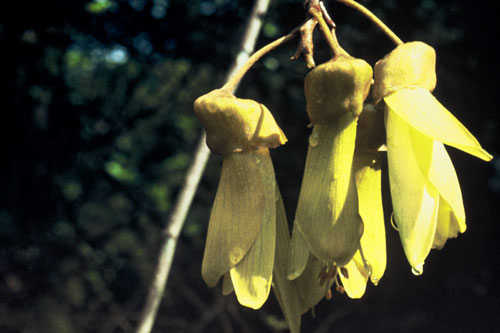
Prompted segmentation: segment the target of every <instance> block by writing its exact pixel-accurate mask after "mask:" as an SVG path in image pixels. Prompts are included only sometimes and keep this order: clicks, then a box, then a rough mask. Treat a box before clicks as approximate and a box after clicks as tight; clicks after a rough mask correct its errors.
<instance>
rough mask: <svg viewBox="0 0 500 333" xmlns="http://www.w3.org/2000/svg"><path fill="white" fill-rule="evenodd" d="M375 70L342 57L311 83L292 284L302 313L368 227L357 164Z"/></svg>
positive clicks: (324, 66) (347, 258)
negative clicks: (357, 147) (359, 133)
mask: <svg viewBox="0 0 500 333" xmlns="http://www.w3.org/2000/svg"><path fill="white" fill-rule="evenodd" d="M371 80H372V69H371V67H370V65H368V64H367V63H366V62H365V61H363V60H360V59H354V58H352V57H349V56H339V57H336V58H335V59H333V60H331V61H330V62H327V63H325V64H322V65H320V66H318V67H316V68H315V69H313V70H312V71H311V72H310V73H309V74H308V75H307V76H306V79H305V95H306V103H307V113H308V116H309V119H310V120H311V123H312V125H313V126H314V127H313V131H312V134H311V136H310V137H309V150H308V152H307V159H306V165H305V170H304V177H303V179H302V187H301V190H300V195H299V202H298V206H297V211H296V214H295V222H294V227H293V232H292V241H291V260H290V265H289V275H288V277H289V278H290V279H297V278H298V279H297V284H298V286H299V291H300V292H301V294H302V297H301V299H302V310H303V311H305V310H307V309H308V308H310V307H312V306H314V305H315V304H316V303H317V302H319V300H321V299H322V298H323V297H324V296H325V293H326V292H328V290H329V288H330V286H331V284H332V283H333V281H334V280H336V279H337V268H338V267H342V266H344V265H346V264H347V263H348V262H349V261H350V260H351V259H352V257H353V256H354V254H355V253H356V251H357V250H358V249H359V245H360V238H361V234H362V233H363V223H362V220H361V217H360V215H359V211H358V195H357V191H356V184H355V177H354V174H353V173H352V162H353V155H354V148H355V142H356V130H357V121H358V117H359V115H360V114H361V111H362V108H363V101H364V100H365V98H366V96H367V95H368V92H369V89H370V85H371Z"/></svg>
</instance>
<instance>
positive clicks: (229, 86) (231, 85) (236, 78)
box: [222, 28, 299, 91]
mask: <svg viewBox="0 0 500 333" xmlns="http://www.w3.org/2000/svg"><path fill="white" fill-rule="evenodd" d="M298 31H299V28H295V29H293V31H292V32H290V33H289V34H288V35H285V36H283V37H280V38H278V39H276V40H275V41H273V42H271V43H269V44H267V45H266V46H264V47H262V48H261V49H259V50H258V51H256V52H255V53H254V54H252V56H251V57H250V58H248V60H247V61H246V62H245V64H244V65H243V66H241V68H240V69H239V70H238V71H237V72H236V73H235V74H234V75H233V76H232V77H231V78H230V79H229V81H227V82H226V84H225V85H224V86H223V87H222V89H225V90H230V91H233V90H235V87H237V86H238V84H239V83H240V81H241V79H242V78H243V76H245V74H246V73H247V72H248V70H249V69H250V68H252V66H253V65H255V63H256V62H257V61H259V60H260V59H261V58H262V57H263V56H265V55H266V54H267V53H269V52H270V51H272V50H274V49H275V48H277V47H279V46H281V45H283V44H285V43H286V42H288V41H289V40H291V39H292V38H294V37H295V35H296V34H297V32H298Z"/></svg>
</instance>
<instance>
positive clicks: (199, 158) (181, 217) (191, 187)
mask: <svg viewBox="0 0 500 333" xmlns="http://www.w3.org/2000/svg"><path fill="white" fill-rule="evenodd" d="M269 2H270V0H256V1H255V3H254V6H253V9H252V13H251V15H250V17H249V19H248V22H247V26H246V30H245V34H244V36H243V38H242V42H241V48H240V52H239V53H238V55H237V56H236V60H235V63H234V65H233V67H232V68H231V69H230V71H229V73H228V75H227V77H226V81H229V79H230V78H231V77H233V76H234V75H235V73H237V72H238V69H239V68H240V67H241V66H242V65H243V64H244V63H245V62H246V61H247V59H248V57H249V55H250V54H251V53H252V52H253V50H254V48H255V43H256V41H257V36H258V35H259V32H260V29H261V27H262V18H263V16H264V15H265V14H266V12H267V9H268V8H269ZM237 87H238V84H236V85H234V86H233V87H231V88H232V91H233V92H234V91H235V90H236V89H237ZM205 139H206V134H205V131H203V133H202V134H201V137H200V140H199V142H198V145H197V147H196V150H195V152H194V157H193V160H192V162H191V165H190V166H189V169H188V170H187V173H186V177H185V179H184V184H183V186H182V189H181V191H180V193H179V195H178V197H177V200H176V202H175V204H174V206H173V208H172V210H171V213H170V215H169V217H168V219H167V222H166V225H165V228H164V229H163V230H162V232H161V244H160V253H159V254H158V259H157V263H156V269H155V272H154V275H153V281H152V282H151V285H150V286H149V290H148V294H147V297H146V300H145V302H144V306H143V308H142V311H141V317H140V319H139V324H138V326H137V330H136V332H137V333H149V332H151V328H152V327H153V324H154V321H155V319H156V314H157V312H158V306H159V305H160V302H161V299H162V296H163V292H164V290H165V285H166V282H167V279H168V275H169V273H170V268H171V267H172V261H173V258H174V253H175V248H176V246H177V239H178V238H179V235H180V233H181V230H182V226H183V225H184V221H185V219H186V216H187V213H188V211H189V207H190V206H191V202H192V201H193V198H194V195H195V193H196V189H197V188H198V184H199V182H200V179H201V176H202V175H203V172H204V170H205V167H206V164H207V161H208V158H209V156H210V151H209V150H208V148H207V145H206V143H205Z"/></svg>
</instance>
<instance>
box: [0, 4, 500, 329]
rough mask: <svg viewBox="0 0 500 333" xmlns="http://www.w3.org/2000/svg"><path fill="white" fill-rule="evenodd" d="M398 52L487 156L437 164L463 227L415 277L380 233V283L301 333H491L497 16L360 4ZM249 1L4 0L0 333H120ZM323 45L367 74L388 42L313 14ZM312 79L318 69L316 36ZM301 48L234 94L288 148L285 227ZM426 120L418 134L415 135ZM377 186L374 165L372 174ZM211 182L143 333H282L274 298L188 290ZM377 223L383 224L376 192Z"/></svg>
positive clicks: (146, 278)
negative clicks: (206, 98)
mask: <svg viewBox="0 0 500 333" xmlns="http://www.w3.org/2000/svg"><path fill="white" fill-rule="evenodd" d="M362 3H363V4H364V5H366V6H367V7H368V8H370V9H372V10H373V11H374V12H375V13H376V14H377V15H378V16H379V17H380V18H381V19H382V20H384V21H385V22H386V23H387V24H388V25H389V26H390V27H391V28H392V29H394V31H395V32H396V33H397V34H398V35H399V36H400V37H401V38H402V39H403V40H405V41H411V40H421V41H424V42H426V43H428V44H430V45H432V46H433V47H434V48H435V49H436V51H437V56H438V58H437V62H438V64H437V76H438V85H437V88H436V90H435V95H436V97H437V98H438V99H439V100H440V101H441V102H442V103H443V104H444V105H445V106H446V107H447V108H448V109H449V110H451V111H452V112H453V113H454V114H455V115H456V116H457V118H458V119H460V120H461V121H462V122H463V123H464V124H465V125H466V126H467V127H468V129H469V130H470V131H471V132H472V133H473V134H475V135H476V137H477V139H478V140H479V141H480V142H481V144H482V145H483V147H484V148H485V149H486V150H488V151H489V152H490V153H492V154H493V155H494V156H495V159H494V160H493V161H492V162H490V163H485V162H482V161H480V160H478V159H475V158H473V157H471V156H468V155H466V154H464V153H462V152H458V151H456V150H455V149H453V148H450V149H448V150H449V152H450V155H451V157H452V159H453V161H454V164H455V167H456V170H457V173H458V176H459V179H460V181H461V186H462V191H463V197H464V204H465V208H466V213H467V219H468V230H467V232H466V233H464V234H463V235H460V236H459V238H458V239H452V240H449V241H448V243H447V245H446V246H445V248H444V249H443V250H440V251H435V250H434V251H432V252H431V254H430V256H429V257H428V259H427V261H426V265H425V267H424V268H425V270H424V274H423V275H422V276H419V277H416V276H413V275H412V274H411V272H410V266H409V265H408V263H407V262H406V259H405V257H404V254H403V250H402V247H401V245H400V242H399V238H398V235H397V232H396V231H395V230H394V229H393V228H392V227H391V226H390V224H389V223H387V246H388V254H387V255H388V266H387V270H386V273H385V276H384V278H383V279H382V280H381V282H380V283H379V285H378V286H377V287H374V286H373V285H369V286H368V289H367V292H366V295H365V296H364V297H363V299H361V300H351V299H348V297H347V296H346V295H341V294H337V293H334V297H333V299H332V300H330V301H323V302H322V303H320V304H319V305H318V306H317V308H316V317H315V318H313V316H312V315H311V314H310V313H308V314H306V315H304V316H303V325H302V327H303V332H330V331H331V332H358V331H361V330H369V331H372V332H423V331H426V332H499V331H500V322H499V314H500V287H499V286H498V279H499V278H500V273H499V266H500V251H499V248H498V243H499V241H498V237H499V231H500V228H499V222H500V221H499V220H500V219H499V217H498V215H499V214H498V212H497V209H498V208H499V207H498V206H499V203H500V200H499V199H500V195H499V193H500V159H499V158H498V148H499V146H498V142H499V134H498V131H499V121H498V117H497V114H498V112H499V111H500V105H499V104H500V103H499V99H498V96H497V94H498V89H499V77H500V68H499V63H498V54H497V52H496V51H494V50H495V47H496V45H495V43H496V42H497V41H498V33H497V32H495V31H496V29H495V28H494V26H496V25H497V24H496V21H497V18H498V14H497V12H496V10H495V9H494V8H493V2H490V1H486V2H477V1H451V0H440V1H437V0H421V1H409V0H408V1H402V0H399V1H396V0H384V1H376V0H366V1H362ZM252 4H253V1H250V0H203V1H202V0H199V1H197V0H189V1H188V0H72V1H62V0H47V1H33V0H20V1H2V3H1V5H0V7H1V8H0V43H1V52H2V58H3V60H2V61H0V67H1V72H0V73H1V78H0V80H2V81H4V84H2V86H3V87H4V88H2V90H1V92H2V99H1V101H2V106H1V111H0V115H1V121H0V126H1V131H0V133H1V135H2V140H1V145H2V148H1V154H2V156H3V159H2V160H3V162H1V163H0V167H1V173H0V174H1V178H0V180H1V186H0V331H1V332H54V333H59V332H61V333H62V332H131V331H132V330H133V328H134V327H135V325H136V324H137V321H138V319H139V314H140V310H141V306H142V303H143V300H144V296H145V293H146V290H147V288H148V284H149V282H150V280H151V277H152V273H153V268H154V264H155V260H156V256H157V252H158V245H159V231H160V229H161V228H162V226H163V224H164V223H165V220H166V217H167V215H168V213H169V210H170V208H171V206H172V202H173V200H174V199H175V197H176V195H177V193H178V191H179V188H180V186H181V184H182V180H183V177H184V174H185V171H186V168H187V166H188V165H189V162H190V159H191V156H192V152H193V149H194V146H195V144H196V142H197V139H198V136H199V133H200V130H201V128H200V124H199V123H198V121H197V120H196V119H195V117H194V115H193V111H192V103H193V101H194V99H195V98H196V97H198V96H199V95H201V94H204V93H206V92H208V91H210V90H212V89H214V88H217V87H220V86H221V84H222V83H223V79H224V76H225V74H226V72H227V70H228V68H229V65H230V64H231V63H232V61H233V58H234V56H235V54H236V52H237V50H238V46H239V40H240V38H241V35H242V33H243V30H244V25H245V21H246V19H247V17H248V16H249V13H250V10H251V6H252ZM325 4H326V6H327V8H328V10H329V12H330V14H332V17H333V19H334V20H335V22H336V23H337V26H338V29H337V30H338V38H339V40H340V42H341V44H342V45H343V47H344V48H345V49H346V50H347V51H348V52H350V53H351V55H353V56H355V57H360V58H364V59H365V60H367V61H368V62H369V63H370V64H372V65H373V64H374V63H375V61H376V60H378V59H379V58H381V57H383V56H384V55H385V54H386V53H388V52H389V51H390V50H391V49H392V48H393V45H392V44H391V42H390V41H389V40H388V39H386V38H385V36H384V35H383V34H382V33H381V32H379V31H378V30H377V29H376V28H375V27H374V26H373V25H372V24H371V23H370V22H369V21H367V20H366V19H365V18H364V17H362V16H361V15H360V14H358V13H357V12H355V11H354V10H351V9H349V8H346V7H344V6H343V5H341V4H338V3H335V2H334V1H325ZM302 5H303V1H302V0H288V1H287V0H280V1H278V0H273V1H271V6H270V9H269V12H268V14H267V15H266V17H265V23H264V27H263V30H262V34H261V35H260V38H259V40H258V42H257V46H258V47H260V46H263V45H265V44H266V43H268V42H270V41H271V40H273V39H275V38H277V37H279V36H281V35H284V34H286V33H288V32H289V31H290V30H292V29H293V28H294V27H296V26H297V25H299V24H301V23H302V22H303V20H304V18H305V15H304V12H303V7H302ZM316 37H318V38H317V39H318V41H317V43H316V55H315V58H316V62H317V63H321V62H323V61H325V60H327V59H328V52H327V51H326V50H327V48H326V46H325V44H324V43H323V41H322V40H321V39H320V38H319V34H316ZM296 45H297V43H296V42H295V41H294V42H292V43H290V44H289V45H287V46H284V47H282V48H281V49H279V50H277V51H275V52H273V53H271V54H270V55H268V56H267V57H266V58H264V59H263V60H262V61H261V62H260V63H259V64H258V65H257V66H255V67H254V69H252V70H251V71H250V72H249V74H248V75H247V76H246V77H245V79H244V80H243V82H242V84H241V86H240V89H239V91H238V92H237V96H238V97H244V98H253V99H256V100H258V101H260V102H262V103H264V104H265V105H266V106H267V107H268V108H269V109H270V110H271V111H272V112H273V114H274V116H275V118H276V119H277V121H278V123H279V124H280V126H281V127H282V128H283V130H284V131H285V133H286V135H287V136H288V139H289V141H288V143H287V144H286V145H285V146H283V147H282V148H280V149H276V150H273V152H272V156H273V161H274V163H275V169H276V173H277V178H278V182H279V185H280V188H281V191H282V194H283V196H284V200H285V202H286V208H287V214H288V216H289V220H290V221H291V220H292V217H293V215H294V210H295V208H294V207H295V206H296V203H297V198H298V192H299V187H300V183H301V174H302V172H303V167H304V160H305V153H306V149H307V137H308V134H309V131H310V129H308V128H307V127H306V125H307V123H308V121H307V117H306V114H305V101H304V96H303V90H302V85H303V79H304V76H305V74H306V73H307V71H308V70H307V68H306V66H305V63H304V62H303V61H301V60H297V61H290V60H289V58H290V57H291V56H292V55H293V54H294V52H295V48H296ZM429 121H432V119H429ZM384 168H385V170H386V168H387V166H386V165H385V166H384ZM219 173H220V158H219V157H215V156H212V157H211V159H210V161H209V164H208V168H207V171H206V173H205V175H204V177H203V179H202V182H201V184H200V187H199V189H198V192H197V195H196V197H195V200H194V203H193V206H192V209H191V211H190V213H189V216H188V218H187V221H186V224H185V227H184V229H183V231H182V236H181V238H180V240H179V243H178V247H177V252H176V256H175V260H174V265H173V268H172V272H171V275H170V278H169V280H168V284H167V288H166V292H165V296H164V298H163V302H162V304H161V306H160V310H159V314H158V318H157V322H156V324H155V326H154V332H255V331H258V332H278V331H281V330H283V327H284V322H283V319H282V318H283V317H282V314H281V311H280V309H279V307H278V305H277V302H276V300H275V298H274V296H271V297H270V298H269V300H268V302H267V303H266V304H265V305H264V307H263V308H262V310H260V311H253V310H250V309H246V308H243V307H241V306H239V305H238V304H237V302H236V300H235V297H234V295H232V296H226V297H223V296H221V295H220V287H217V288H214V289H210V288H208V287H207V286H206V285H205V284H204V282H203V281H202V279H201V276H200V269H201V259H202V254H203V247H204V238H205V234H206V228H207V223H208V218H209V213H210V207H211V204H212V201H213V199H214V197H215V191H216V186H217V183H218V177H219ZM383 185H384V193H385V197H384V200H385V202H384V206H385V214H386V221H388V218H389V216H390V213H391V211H392V209H391V206H390V200H389V196H388V194H389V188H388V184H387V175H385V178H384V184H383Z"/></svg>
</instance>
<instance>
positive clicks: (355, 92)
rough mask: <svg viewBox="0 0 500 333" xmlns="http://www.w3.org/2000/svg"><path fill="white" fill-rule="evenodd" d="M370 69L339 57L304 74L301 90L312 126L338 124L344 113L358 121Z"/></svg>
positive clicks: (368, 89) (363, 62)
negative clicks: (320, 123) (348, 113)
mask: <svg viewBox="0 0 500 333" xmlns="http://www.w3.org/2000/svg"><path fill="white" fill-rule="evenodd" d="M372 73H373V71H372V68H371V66H370V65H369V64H368V63H367V62H366V61H364V60H362V59H355V58H352V57H349V56H339V57H336V58H335V59H333V60H331V61H329V62H327V63H324V64H322V65H319V66H317V67H316V68H314V69H313V70H311V71H310V72H309V74H307V76H306V79H305V83H304V90H305V95H306V100H307V114H308V115H309V119H310V120H311V123H312V124H316V123H318V122H327V121H332V120H337V119H339V118H340V117H341V116H343V115H344V114H346V113H347V112H351V113H352V115H353V116H354V117H358V116H359V115H360V113H361V110H362V109H363V101H364V100H365V99H366V96H367V95H368V92H369V91H370V85H371V81H372Z"/></svg>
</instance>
